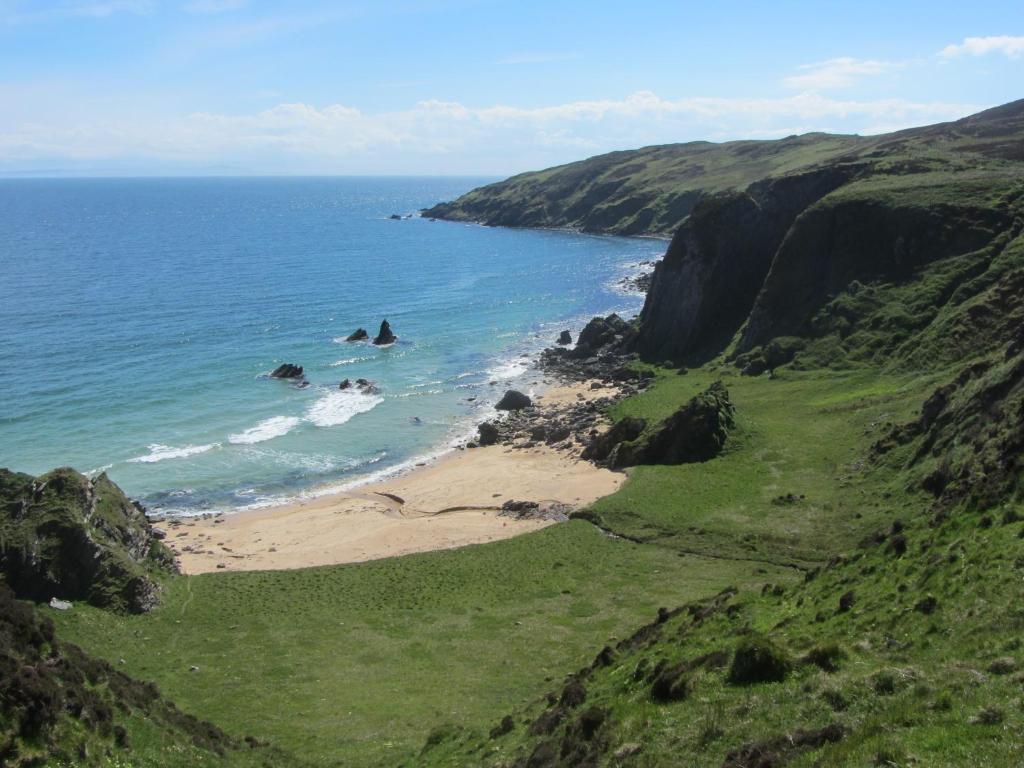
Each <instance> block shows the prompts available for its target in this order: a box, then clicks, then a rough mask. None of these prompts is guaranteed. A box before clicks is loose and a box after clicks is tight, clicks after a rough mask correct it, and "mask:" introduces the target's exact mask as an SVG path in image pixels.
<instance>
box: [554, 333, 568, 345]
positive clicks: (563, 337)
mask: <svg viewBox="0 0 1024 768" xmlns="http://www.w3.org/2000/svg"><path fill="white" fill-rule="evenodd" d="M556 343H558V344H561V345H562V346H563V347H564V346H566V345H567V344H572V334H571V333H569V332H568V331H562V332H561V333H560V334H558V341H557V342H556Z"/></svg>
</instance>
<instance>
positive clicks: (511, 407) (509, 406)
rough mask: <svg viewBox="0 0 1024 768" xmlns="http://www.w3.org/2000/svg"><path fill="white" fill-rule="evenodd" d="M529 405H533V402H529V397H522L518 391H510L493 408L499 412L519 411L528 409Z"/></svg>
mask: <svg viewBox="0 0 1024 768" xmlns="http://www.w3.org/2000/svg"><path fill="white" fill-rule="evenodd" d="M531 405H533V401H532V400H530V396H529V395H524V394H523V393H522V392H519V391H518V390H515V389H510V390H508V391H507V392H506V393H505V394H504V395H503V396H502V398H501V400H499V401H498V404H497V405H496V406H494V407H495V408H497V409H498V410H499V411H520V410H522V409H523V408H529V407H530V406H531Z"/></svg>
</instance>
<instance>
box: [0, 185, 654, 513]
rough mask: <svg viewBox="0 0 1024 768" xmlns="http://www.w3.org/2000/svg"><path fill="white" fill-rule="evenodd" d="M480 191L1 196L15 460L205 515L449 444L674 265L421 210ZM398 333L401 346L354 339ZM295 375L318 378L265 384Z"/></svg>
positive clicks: (40, 191) (0, 260) (51, 190)
mask: <svg viewBox="0 0 1024 768" xmlns="http://www.w3.org/2000/svg"><path fill="white" fill-rule="evenodd" d="M487 181H489V179H481V178H469V177H367V176H360V177H282V176H273V177H268V176H259V177H194V178H188V177H164V178H89V179H86V178H33V179H10V178H8V179H2V180H0V266H2V267H3V270H4V274H5V276H6V280H5V284H4V287H3V288H2V289H0V295H2V298H3V302H2V305H0V321H2V325H3V328H4V333H3V334H2V337H0V363H2V364H3V366H4V369H5V370H6V371H7V372H8V380H9V383H8V387H7V390H8V394H7V396H6V397H5V401H6V402H5V407H4V409H3V413H2V414H0V447H2V451H0V464H2V465H4V466H7V467H9V468H11V469H13V470H18V471H24V472H30V473H34V474H37V473H40V472H44V471H46V470H48V469H51V468H53V467H55V466H64V465H69V466H74V467H75V468H76V469H79V470H81V471H84V472H88V473H98V472H107V473H108V474H109V476H110V477H111V478H112V479H113V480H114V481H115V482H117V483H118V484H120V485H121V486H122V487H123V488H124V489H125V490H126V491H127V492H128V493H129V494H130V495H132V496H133V497H135V498H137V499H139V500H140V501H141V502H142V503H143V504H145V505H146V506H147V508H148V509H149V510H150V511H151V512H153V513H155V514H184V515H190V514H200V513H208V512H215V511H224V512H230V511H234V510H238V509H244V508H251V507H258V506H265V505H271V504H277V503H285V502H287V501H289V500H292V499H295V498H297V497H303V496H308V495H311V494H319V493H325V492H330V491H331V490H341V489H344V488H347V487H351V486H353V485H356V484H360V483H363V482H367V481H370V480H373V479H376V478H380V477H384V476H387V475H390V474H394V473H397V472H400V471H402V470H404V469H408V468H410V467H412V466H414V465H415V464H417V463H420V462H423V461H427V460H429V459H430V458H432V457H436V456H438V455H440V454H442V453H445V452H447V451H450V450H452V449H453V448H454V446H456V445H457V444H461V443H464V442H465V441H466V440H467V439H468V438H469V437H470V436H471V434H472V433H473V431H474V430H475V426H476V424H478V423H479V422H480V421H483V420H485V419H486V418H489V417H491V416H492V415H493V414H494V411H493V404H494V403H495V402H496V401H497V399H498V398H499V397H500V396H501V394H502V393H503V392H504V391H505V390H506V389H507V388H513V387H514V388H520V389H522V390H524V391H527V392H531V391H534V390H535V388H536V382H537V381H538V379H539V376H538V374H537V371H536V370H535V369H534V368H533V367H532V363H533V361H534V360H535V358H536V355H537V353H538V352H539V351H540V350H541V349H542V348H544V347H547V346H551V345H552V344H553V343H554V340H555V338H556V337H557V335H558V333H559V332H560V331H561V330H563V329H569V330H571V331H572V332H573V335H574V336H575V334H576V333H577V332H578V331H579V329H580V328H581V327H582V325H583V324H584V323H585V322H586V320H588V319H589V318H590V317H592V316H593V315H598V314H600V315H604V314H608V313H610V312H619V313H620V314H624V315H627V316H628V315H632V314H635V313H636V312H637V311H639V308H640V306H641V304H642V297H641V296H639V295H637V294H635V293H630V292H628V291H627V290H625V289H623V288H622V287H621V285H620V281H621V280H622V279H623V278H624V277H628V276H629V275H631V274H635V273H636V272H637V270H638V269H640V264H641V263H642V262H645V261H648V260H651V259H655V258H658V257H660V255H661V254H662V252H663V251H664V244H663V243H662V242H659V241H656V240H651V239H645V238H626V237H612V236H600V235H584V234H579V233H574V232H567V231H557V230H522V229H503V228H488V227H483V226H479V225H474V224H464V223H454V222H443V221H431V220H429V219H426V218H421V217H419V216H418V211H419V210H420V209H422V208H425V207H428V206H430V205H433V204H435V203H437V202H440V201H443V200H450V199H453V198H455V197H457V196H458V195H460V194H462V193H463V192H466V191H468V190H470V189H472V188H473V187H476V186H479V185H480V184H481V183H485V182H487ZM393 216H399V217H401V218H399V219H395V218H393ZM384 319H387V320H388V321H389V322H390V324H391V325H392V327H393V329H394V331H395V333H396V334H397V335H398V340H397V342H396V343H395V344H394V345H391V346H389V347H375V346H373V345H372V344H369V343H366V342H361V343H348V342H346V341H345V338H346V337H347V336H348V335H349V334H350V333H351V332H352V331H354V330H356V328H364V329H366V331H367V332H368V333H369V334H370V336H371V338H372V336H373V335H375V334H376V332H377V330H378V327H379V325H380V323H381V321H383V320H384ZM281 363H294V364H296V365H301V366H303V367H304V369H305V370H304V374H305V378H306V380H307V381H308V385H307V386H298V385H297V384H296V383H295V382H289V381H282V380H275V379H271V378H269V376H268V374H269V373H270V371H272V370H273V369H274V368H275V367H276V366H277V365H279V364H281ZM346 378H347V379H350V380H352V381H355V380H356V379H359V378H363V379H367V380H369V381H372V382H374V385H373V386H374V389H373V390H372V391H360V390H359V389H358V388H355V387H353V388H349V389H347V390H341V389H339V382H340V381H341V380H343V379H346Z"/></svg>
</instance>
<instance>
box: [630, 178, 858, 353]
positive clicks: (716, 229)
mask: <svg viewBox="0 0 1024 768" xmlns="http://www.w3.org/2000/svg"><path fill="white" fill-rule="evenodd" d="M856 171H857V169H856V167H855V166H849V167H837V168H830V169H825V170H820V171H814V172H810V173H806V174H801V175H799V176H791V177H787V178H784V179H779V180H776V181H771V182H759V183H757V184H752V185H751V186H750V187H749V188H748V189H747V190H745V191H743V192H734V193H722V194H720V195H716V196H714V197H710V198H707V199H706V200H704V201H703V202H702V203H701V204H700V205H699V206H698V207H697V208H696V209H695V210H694V212H693V213H692V215H691V216H690V217H689V219H688V220H687V221H686V223H685V224H684V225H683V226H682V227H680V229H679V230H678V232H676V235H675V237H674V238H673V239H672V243H671V245H670V246H669V249H668V252H667V253H666V254H665V258H664V259H663V260H662V261H661V262H660V263H659V264H658V265H657V267H656V268H655V273H654V278H653V280H652V282H651V289H650V291H649V292H648V294H647V301H646V302H645V304H644V308H643V312H642V313H641V315H640V336H639V338H638V341H637V349H638V351H639V352H640V353H641V355H642V356H643V357H645V358H647V359H653V360H661V359H669V360H683V359H692V358H695V357H701V356H706V355H713V354H715V353H716V352H717V351H720V350H721V349H722V348H723V347H724V346H725V344H727V343H728V341H729V339H730V338H732V336H733V335H734V334H735V333H736V331H737V330H738V329H739V328H740V326H741V325H742V324H743V322H744V320H745V319H746V318H747V316H748V315H749V313H750V308H751V306H752V305H753V303H754V301H755V299H756V297H757V295H758V292H759V291H760V289H761V286H762V285H763V283H764V280H765V276H766V275H767V274H768V271H769V269H770V268H771V265H772V261H773V259H774V256H775V253H776V251H777V250H778V248H779V245H780V243H781V242H782V240H783V238H784V237H785V236H786V233H787V232H788V231H789V229H790V227H791V225H792V223H793V220H794V219H795V218H796V217H797V215H798V214H799V213H800V212H801V211H802V210H804V209H805V208H806V207H807V206H808V205H810V204H811V203H813V202H814V201H815V200H818V199H820V198H821V197H822V196H823V195H825V194H827V193H828V192H830V191H832V190H833V189H835V188H836V187H838V186H840V185H841V184H842V183H843V182H844V181H845V180H846V179H847V178H849V177H850V176H851V175H853V174H855V173H856Z"/></svg>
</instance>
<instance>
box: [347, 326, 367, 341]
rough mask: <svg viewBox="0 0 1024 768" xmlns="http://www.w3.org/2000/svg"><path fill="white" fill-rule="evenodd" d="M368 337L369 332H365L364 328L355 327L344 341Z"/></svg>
mask: <svg viewBox="0 0 1024 768" xmlns="http://www.w3.org/2000/svg"><path fill="white" fill-rule="evenodd" d="M368 338H370V334H368V333H367V332H366V329H365V328H356V329H355V330H354V331H353V332H352V333H350V334H349V335H348V337H347V338H346V339H345V341H363V340H365V339H368Z"/></svg>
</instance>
